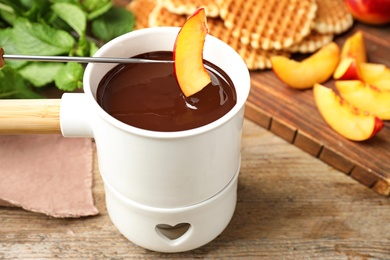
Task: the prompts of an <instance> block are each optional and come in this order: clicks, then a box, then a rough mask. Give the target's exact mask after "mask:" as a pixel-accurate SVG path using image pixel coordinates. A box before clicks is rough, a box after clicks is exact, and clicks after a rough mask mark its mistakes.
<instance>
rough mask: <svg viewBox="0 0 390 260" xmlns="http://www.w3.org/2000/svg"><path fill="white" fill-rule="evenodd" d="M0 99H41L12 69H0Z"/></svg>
mask: <svg viewBox="0 0 390 260" xmlns="http://www.w3.org/2000/svg"><path fill="white" fill-rule="evenodd" d="M0 98H41V96H40V95H38V94H37V93H35V92H34V91H32V90H31V88H30V85H29V84H28V82H27V81H26V80H25V79H24V78H23V77H22V76H21V75H20V74H19V73H18V72H17V71H16V70H15V69H13V68H11V67H9V66H5V67H3V68H2V69H0Z"/></svg>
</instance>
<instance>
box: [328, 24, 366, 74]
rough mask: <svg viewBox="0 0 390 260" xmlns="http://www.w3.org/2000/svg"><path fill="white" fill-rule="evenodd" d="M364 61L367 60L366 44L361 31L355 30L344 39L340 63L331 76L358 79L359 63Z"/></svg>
mask: <svg viewBox="0 0 390 260" xmlns="http://www.w3.org/2000/svg"><path fill="white" fill-rule="evenodd" d="M364 62H367V52H366V45H365V43H364V38H363V33H362V32H361V31H357V32H355V33H354V34H353V35H352V36H349V37H348V38H347V39H346V40H345V42H344V44H343V46H342V48H341V54H340V63H339V64H338V66H337V68H336V70H335V72H334V74H333V78H334V79H338V80H350V79H360V78H361V74H360V67H359V65H360V64H361V63H364Z"/></svg>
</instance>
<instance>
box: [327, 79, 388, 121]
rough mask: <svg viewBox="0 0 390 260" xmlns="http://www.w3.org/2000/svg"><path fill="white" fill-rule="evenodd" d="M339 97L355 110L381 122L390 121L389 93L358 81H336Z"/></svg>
mask: <svg viewBox="0 0 390 260" xmlns="http://www.w3.org/2000/svg"><path fill="white" fill-rule="evenodd" d="M335 84H336V88H337V90H338V92H339V94H340V96H341V97H342V98H343V99H345V100H346V101H348V102H349V103H351V104H352V105H353V106H356V107H357V108H360V109H364V110H366V111H368V112H371V113H373V114H375V115H376V116H378V117H379V118H380V119H382V120H390V91H389V90H380V89H378V88H376V87H374V86H371V85H370V84H368V83H365V82H362V81H360V80H340V81H336V83H335Z"/></svg>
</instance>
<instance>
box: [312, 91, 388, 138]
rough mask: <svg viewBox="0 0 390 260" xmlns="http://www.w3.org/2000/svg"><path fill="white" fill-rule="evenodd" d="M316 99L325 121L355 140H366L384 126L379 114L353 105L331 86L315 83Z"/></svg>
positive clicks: (340, 132)
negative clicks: (376, 114)
mask: <svg viewBox="0 0 390 260" xmlns="http://www.w3.org/2000/svg"><path fill="white" fill-rule="evenodd" d="M313 94H314V100H315V102H316V105H317V108H318V110H319V112H320V114H321V116H322V117H323V119H324V120H325V122H326V123H327V124H328V125H329V126H330V127H331V128H332V129H333V130H335V131H336V132H337V133H339V134H340V135H342V136H344V137H345V138H347V139H349V140H353V141H364V140H367V139H369V138H371V137H372V136H374V135H375V134H376V133H378V132H379V131H380V130H381V129H382V128H383V126H384V124H383V121H382V120H380V119H379V118H378V117H377V116H375V115H373V114H370V113H368V112H365V111H363V110H360V109H357V108H356V107H353V106H352V105H351V104H349V103H348V102H346V101H345V100H343V99H342V98H340V97H339V96H338V95H337V94H336V93H335V92H334V91H333V90H332V89H331V88H327V87H325V86H323V85H321V84H315V85H314V88H313Z"/></svg>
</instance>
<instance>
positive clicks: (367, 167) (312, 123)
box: [246, 23, 390, 196]
mask: <svg viewBox="0 0 390 260" xmlns="http://www.w3.org/2000/svg"><path fill="white" fill-rule="evenodd" d="M357 30H361V31H363V33H364V38H365V43H366V48H367V52H368V59H369V62H373V63H382V64H385V65H386V66H388V67H390V25H388V26H380V27H373V26H367V25H363V24H360V23H356V24H355V25H354V27H353V28H352V29H351V30H349V31H348V32H347V33H345V34H343V35H341V36H338V37H337V38H336V39H335V41H336V42H337V43H338V44H339V46H340V47H341V46H342V44H343V42H344V41H345V39H346V38H347V37H349V36H350V35H352V34H353V33H355V32H356V31H357ZM300 76H302V77H303V76H304V75H300ZM251 78H252V89H251V93H250V96H249V99H248V103H247V111H246V117H247V118H249V119H251V120H253V121H254V122H256V123H258V124H259V125H261V126H263V127H265V128H267V129H269V130H270V131H271V132H273V133H275V134H277V135H278V136H280V137H282V138H283V139H285V140H287V141H288V142H290V143H292V144H294V145H296V146H297V147H299V148H301V149H302V150H304V151H306V152H308V153H309V154H311V155H313V156H315V157H318V158H319V159H321V160H323V161H324V162H326V163H328V164H329V165H331V166H333V167H334V168H336V169H338V170H340V171H342V172H344V173H345V174H348V175H350V176H351V177H352V178H355V179H357V180H358V181H359V182H361V183H362V184H364V185H365V186H368V187H371V188H372V189H373V190H375V191H376V192H378V193H380V194H382V195H386V196H388V195H389V194H390V161H389V160H388V158H390V122H389V121H387V122H385V127H384V129H383V130H382V131H381V132H380V133H379V134H378V135H376V136H375V137H373V138H371V139H370V140H367V141H364V142H353V141H349V140H347V139H345V138H343V137H341V136H340V135H338V134H337V133H336V132H334V131H333V130H332V129H331V128H330V127H329V126H328V125H327V124H326V123H325V122H324V120H323V119H322V117H321V115H320V114H319V112H318V110H317V108H316V105H315V102H314V98H313V93H312V90H311V89H310V90H304V91H301V90H295V89H292V88H288V87H287V86H286V85H285V84H283V83H282V82H280V81H279V79H277V77H276V76H275V74H274V73H273V72H272V71H260V72H257V71H255V72H252V73H251ZM325 85H327V86H330V87H334V80H329V81H328V82H326V83H325Z"/></svg>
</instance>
